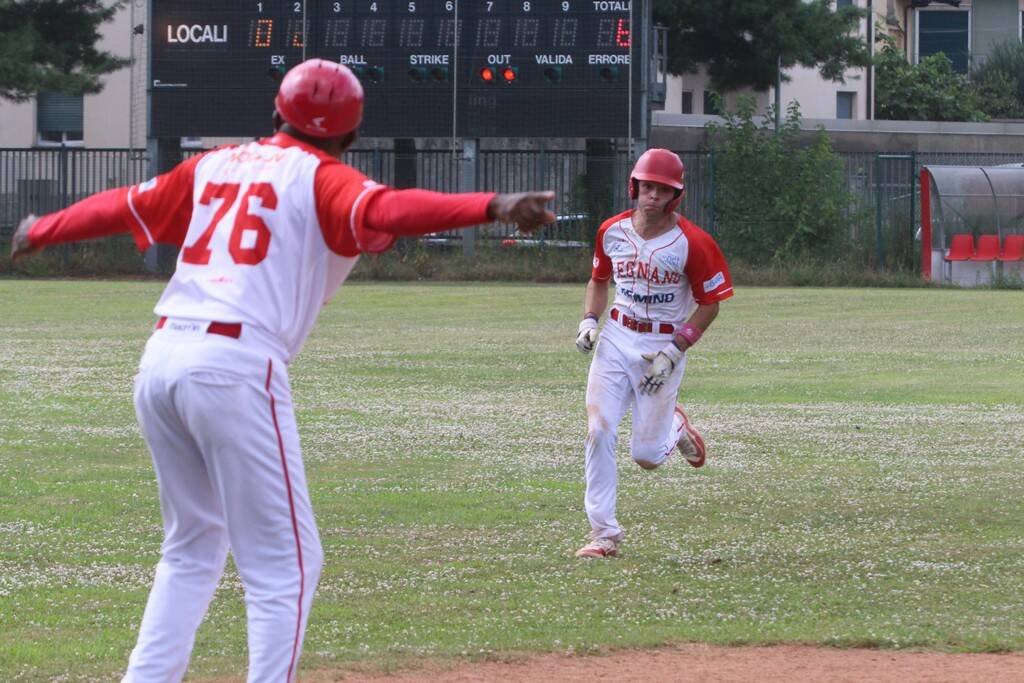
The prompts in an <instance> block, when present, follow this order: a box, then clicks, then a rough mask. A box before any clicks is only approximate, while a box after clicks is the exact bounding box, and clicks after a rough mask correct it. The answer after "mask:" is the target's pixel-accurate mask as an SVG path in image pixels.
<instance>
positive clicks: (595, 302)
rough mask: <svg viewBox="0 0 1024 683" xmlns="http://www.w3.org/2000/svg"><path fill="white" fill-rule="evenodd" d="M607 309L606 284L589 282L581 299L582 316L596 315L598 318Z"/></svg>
mask: <svg viewBox="0 0 1024 683" xmlns="http://www.w3.org/2000/svg"><path fill="white" fill-rule="evenodd" d="M606 308H608V283H607V282H599V281H597V280H593V279H592V280H590V282H588V283H587V293H586V295H584V297H583V316H584V317H586V316H588V315H596V316H597V317H598V318H600V317H601V314H603V313H604V311H605V309H606Z"/></svg>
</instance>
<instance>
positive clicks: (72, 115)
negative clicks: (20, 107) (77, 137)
mask: <svg viewBox="0 0 1024 683" xmlns="http://www.w3.org/2000/svg"><path fill="white" fill-rule="evenodd" d="M36 112H37V116H36V125H37V127H38V128H39V132H40V133H70V132H75V133H81V132H82V128H83V126H82V96H81V95H65V94H64V93H58V92H41V93H39V98H38V106H37V109H36Z"/></svg>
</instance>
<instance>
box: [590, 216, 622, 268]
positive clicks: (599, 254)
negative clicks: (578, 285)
mask: <svg viewBox="0 0 1024 683" xmlns="http://www.w3.org/2000/svg"><path fill="white" fill-rule="evenodd" d="M615 220H616V219H612V220H608V221H605V222H604V223H603V224H602V225H601V227H600V229H599V230H598V231H597V238H596V239H595V240H594V267H593V269H592V270H591V271H590V279H592V280H596V281H597V282H608V280H610V279H611V277H612V260H611V259H610V258H608V255H607V254H605V253H604V236H605V233H607V232H608V227H609V226H610V225H611V224H612V223H614V222H615Z"/></svg>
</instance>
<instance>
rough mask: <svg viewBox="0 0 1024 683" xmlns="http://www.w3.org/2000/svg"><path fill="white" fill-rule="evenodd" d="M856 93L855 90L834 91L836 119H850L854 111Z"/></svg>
mask: <svg viewBox="0 0 1024 683" xmlns="http://www.w3.org/2000/svg"><path fill="white" fill-rule="evenodd" d="M856 98H857V93H855V92H837V93H836V118H837V119H852V118H853V112H854V104H855V102H856Z"/></svg>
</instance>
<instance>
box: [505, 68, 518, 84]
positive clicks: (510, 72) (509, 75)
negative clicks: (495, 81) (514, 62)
mask: <svg viewBox="0 0 1024 683" xmlns="http://www.w3.org/2000/svg"><path fill="white" fill-rule="evenodd" d="M516 71H517V69H516V68H515V67H512V66H506V67H505V70H504V71H502V72H501V77H502V78H504V79H505V82H506V83H513V82H515V80H516V76H518V74H517V73H516Z"/></svg>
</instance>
